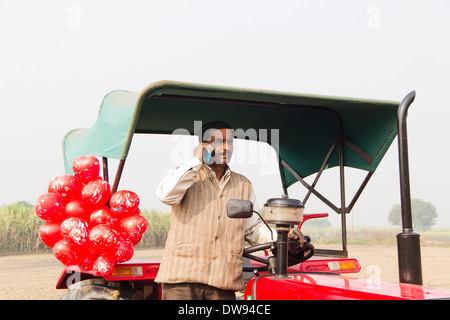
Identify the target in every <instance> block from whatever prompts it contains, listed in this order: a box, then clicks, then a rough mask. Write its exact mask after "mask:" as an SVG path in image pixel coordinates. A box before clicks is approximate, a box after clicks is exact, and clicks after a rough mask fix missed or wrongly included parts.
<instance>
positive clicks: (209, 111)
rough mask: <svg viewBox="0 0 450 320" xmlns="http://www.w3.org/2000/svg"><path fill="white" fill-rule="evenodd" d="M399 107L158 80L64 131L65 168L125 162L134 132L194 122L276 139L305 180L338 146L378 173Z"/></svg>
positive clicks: (356, 164)
mask: <svg viewBox="0 0 450 320" xmlns="http://www.w3.org/2000/svg"><path fill="white" fill-rule="evenodd" d="M398 106H399V102H393V101H380V100H368V99H354V98H343V97H333V96H322V95H306V94H295V93H285V92H276V91H266V90H253V89H243V88H234V87H222V86H211V85H200V84H192V83H183V82H173V81H159V82H155V83H153V84H151V85H149V86H147V87H146V88H145V89H144V90H143V91H141V92H130V91H122V90H117V91H112V92H110V93H109V94H107V95H106V96H105V98H104V99H103V102H102V104H101V106H100V110H99V113H98V118H97V120H96V122H95V123H94V124H93V126H92V127H91V128H88V129H76V130H72V131H70V132H68V133H67V134H66V135H65V137H64V140H63V154H64V165H65V170H66V173H70V174H72V173H73V172H72V167H71V164H72V161H73V160H74V159H75V158H76V157H78V156H80V155H86V154H90V155H95V156H99V157H106V158H113V159H119V160H124V159H125V158H126V157H127V154H128V151H129V148H130V145H131V141H132V138H133V135H134V133H149V134H171V133H173V132H174V131H175V130H177V129H182V130H181V131H180V130H178V131H177V132H185V134H196V133H197V132H198V131H197V132H196V130H197V129H196V128H195V123H196V121H197V123H198V121H201V122H202V123H206V122H208V121H212V120H223V121H226V122H228V123H229V124H230V125H231V126H232V127H233V128H234V129H235V137H236V138H238V139H239V138H241V139H251V140H255V139H257V140H259V141H266V142H267V143H269V144H271V145H272V147H274V148H275V151H276V152H277V154H278V157H279V161H280V163H281V161H283V160H284V162H285V163H287V164H288V165H289V166H290V167H291V168H293V169H294V170H295V171H296V172H297V173H298V175H300V176H301V177H307V176H309V175H311V174H314V173H316V172H319V170H320V169H321V167H322V166H323V167H324V168H323V169H327V168H331V167H335V166H339V165H340V162H339V161H340V157H339V149H340V148H334V146H336V145H337V144H339V145H342V148H341V150H342V151H343V165H344V166H347V167H352V168H357V169H361V170H365V171H369V172H372V173H373V172H374V171H375V169H376V168H377V166H378V164H379V163H380V161H381V159H382V158H383V156H384V154H385V153H386V151H387V150H388V148H389V146H390V145H391V143H392V141H393V140H394V138H395V136H396V134H397V109H398ZM236 129H239V130H236ZM255 132H256V135H255V134H254V133H255ZM261 132H263V133H264V135H261ZM274 137H275V138H274ZM327 155H328V156H327ZM324 159H325V162H324ZM280 173H281V177H282V183H283V186H284V187H286V188H287V187H288V186H290V185H292V184H293V183H295V182H296V181H297V179H296V178H295V177H294V176H293V175H292V174H291V172H290V171H289V170H287V169H286V167H284V166H281V165H280Z"/></svg>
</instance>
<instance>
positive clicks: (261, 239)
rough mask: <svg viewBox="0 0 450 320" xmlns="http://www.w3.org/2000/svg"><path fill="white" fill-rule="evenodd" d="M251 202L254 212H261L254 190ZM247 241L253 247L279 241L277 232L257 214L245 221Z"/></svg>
mask: <svg viewBox="0 0 450 320" xmlns="http://www.w3.org/2000/svg"><path fill="white" fill-rule="evenodd" d="M249 200H250V201H251V202H252V203H253V210H255V211H257V212H259V207H258V203H257V201H256V196H255V192H254V190H253V188H252V192H251V195H250V199H249ZM245 240H246V241H247V242H248V243H250V245H252V246H254V245H257V244H262V243H267V242H272V241H276V240H277V232H276V231H275V230H274V229H272V228H268V227H267V226H266V224H265V223H264V222H263V221H262V220H261V218H260V217H259V216H258V215H257V214H256V213H253V215H252V216H251V217H250V218H248V219H246V221H245Z"/></svg>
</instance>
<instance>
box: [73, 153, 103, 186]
mask: <svg viewBox="0 0 450 320" xmlns="http://www.w3.org/2000/svg"><path fill="white" fill-rule="evenodd" d="M72 169H73V172H74V173H75V175H76V176H77V177H78V178H79V179H80V180H81V181H82V182H83V183H87V182H89V181H92V180H95V179H98V177H99V173H100V162H99V161H98V159H97V158H96V157H94V156H80V157H78V158H76V159H75V160H73V162H72Z"/></svg>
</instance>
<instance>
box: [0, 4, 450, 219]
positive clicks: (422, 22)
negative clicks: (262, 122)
mask: <svg viewBox="0 0 450 320" xmlns="http://www.w3.org/2000/svg"><path fill="white" fill-rule="evenodd" d="M448 12H450V3H449V2H447V1H395V3H394V2H393V1H361V0H355V1H339V2H338V1H332V0H328V1H287V0H282V1H261V0H258V1H220V2H219V1H82V0H72V1H64V0H57V1H56V0H54V1H50V0H48V1H31V0H30V1H24V0H23V1H20V0H16V1H1V0H0V43H1V50H0V94H1V99H0V110H1V117H0V150H1V157H0V204H10V203H13V202H16V201H21V200H25V201H29V202H31V203H34V202H35V200H36V199H37V197H38V196H39V195H40V194H42V193H44V192H46V189H47V186H48V183H49V181H50V179H51V178H52V177H54V176H57V175H60V174H62V173H64V172H63V170H64V169H63V159H62V152H61V142H62V138H63V136H64V135H65V133H66V132H68V131H69V130H71V129H74V128H80V127H90V126H91V125H92V124H93V123H94V121H95V119H96V116H97V112H98V107H99V106H100V103H101V101H102V99H103V97H104V96H105V95H106V94H107V93H108V92H110V91H112V90H116V89H124V90H132V91H140V90H142V89H143V88H144V87H146V86H147V85H148V84H150V83H152V82H154V81H158V80H178V81H190V82H196V83H205V84H217V85H228V86H239V87H248V88H258V89H271V90H281V91H291V92H298V93H317V94H327V95H339V96H350V97H364V98H374V99H390V100H401V99H402V98H403V97H404V96H405V95H406V94H407V93H408V92H410V91H411V90H416V92H417V97H416V101H415V102H414V104H413V105H412V106H411V109H410V112H409V118H408V129H409V133H408V137H409V150H410V175H411V182H412V190H411V192H412V197H415V198H420V199H423V200H426V201H430V202H432V203H433V204H434V205H435V206H436V207H437V211H438V214H439V219H438V223H439V226H442V227H450V204H449V202H448V201H447V197H448V196H449V195H448V194H449V191H450V174H449V171H448V169H447V168H446V166H445V164H446V162H447V159H449V158H450V151H449V148H448V147H449V142H448V138H449V137H450V125H449V120H450V111H449V110H450V105H449V103H450V97H449V96H448V91H449V90H448V88H449V84H450V81H449V74H450V63H449V62H448V59H449V57H450V45H449V41H448V36H449V31H450V19H448V17H447V14H448ZM187 142H188V143H189V141H187ZM176 143H179V142H176V141H172V140H171V139H170V137H156V138H153V139H150V137H149V136H145V137H143V136H139V137H136V139H135V140H134V141H133V145H132V147H131V150H130V156H129V158H128V160H127V165H126V166H125V171H124V179H123V180H122V183H121V185H120V188H128V189H131V190H134V191H136V192H137V193H138V195H139V196H140V198H141V202H142V205H143V207H146V208H149V209H152V208H159V209H164V210H167V207H165V206H163V205H162V204H160V203H159V202H158V200H157V199H156V196H155V192H154V189H155V187H156V185H157V184H158V183H159V181H160V180H161V179H162V178H163V176H164V174H165V173H166V172H167V171H168V170H169V169H170V168H172V167H174V166H175V165H176V164H175V163H174V161H173V159H172V158H171V155H170V154H171V150H172V149H173V148H174V146H175V144H176ZM244 148H245V147H244ZM236 152H238V151H236ZM261 166H262V164H261V163H259V166H258V164H256V165H255V164H248V165H239V164H236V165H235V166H234V167H233V168H234V169H236V171H238V172H241V173H244V174H246V175H247V176H248V177H249V178H250V180H252V182H253V184H254V187H255V190H256V195H257V198H258V201H259V204H260V206H262V205H263V203H264V202H265V200H266V199H267V198H269V197H278V196H280V195H281V187H280V183H279V177H278V176H277V175H262V174H261ZM110 175H113V172H112V170H111V172H110ZM358 179H361V177H359V178H358ZM359 181H361V180H358V181H356V184H359ZM347 182H348V183H349V186H348V188H349V189H352V188H355V187H354V186H355V185H356V184H352V183H351V182H350V181H347ZM321 185H323V189H321V191H322V192H323V193H325V194H327V195H328V194H329V192H330V191H329V190H328V182H327V180H324V181H323V182H322V184H321ZM290 195H291V197H298V198H300V199H303V195H304V191H303V189H302V188H300V187H299V186H296V187H293V188H292V191H291V192H290ZM333 196H334V195H333V194H331V197H333ZM348 198H350V195H349V196H348ZM349 200H350V199H349ZM349 200H348V201H349ZM394 203H399V186H398V160H397V140H395V141H394V144H393V145H392V147H391V149H390V151H389V152H388V154H387V155H386V157H385V159H384V160H383V161H382V163H381V165H380V167H379V168H378V170H377V172H376V173H375V175H374V177H373V178H372V181H371V182H370V183H369V185H368V186H367V188H366V190H365V191H364V193H363V195H362V196H361V198H360V201H359V203H357V205H356V206H355V207H354V209H353V212H352V214H351V215H350V216H349V218H348V221H349V226H352V225H354V226H359V225H361V226H382V225H387V213H388V212H389V210H390V209H391V207H392V205H393V204H394ZM306 211H307V212H324V211H327V212H329V213H330V215H331V216H332V219H331V221H332V223H333V224H337V222H338V221H339V217H338V216H337V215H336V214H335V213H333V212H331V211H330V210H328V209H327V208H326V207H324V206H321V205H319V204H318V202H316V201H312V199H311V201H310V202H309V203H308V206H307V209H306Z"/></svg>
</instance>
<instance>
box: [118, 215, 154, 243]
mask: <svg viewBox="0 0 450 320" xmlns="http://www.w3.org/2000/svg"><path fill="white" fill-rule="evenodd" d="M147 227H148V222H147V220H146V219H145V218H144V217H143V216H138V215H131V216H128V217H125V218H123V219H122V221H121V229H122V234H124V235H126V237H127V238H129V239H130V240H131V241H132V242H133V243H134V242H136V241H137V242H139V240H140V239H141V237H142V235H143V234H144V232H145V231H146V230H147ZM137 242H136V243H137Z"/></svg>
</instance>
